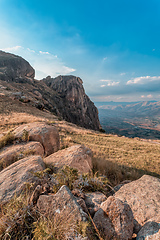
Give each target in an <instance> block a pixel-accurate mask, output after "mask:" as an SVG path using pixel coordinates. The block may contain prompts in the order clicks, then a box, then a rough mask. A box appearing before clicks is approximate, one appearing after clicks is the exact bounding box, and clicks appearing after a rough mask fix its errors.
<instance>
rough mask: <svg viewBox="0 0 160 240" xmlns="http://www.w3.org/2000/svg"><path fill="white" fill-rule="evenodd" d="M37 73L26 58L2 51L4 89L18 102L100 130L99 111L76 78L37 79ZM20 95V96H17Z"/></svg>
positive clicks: (0, 83) (0, 80)
mask: <svg viewBox="0 0 160 240" xmlns="http://www.w3.org/2000/svg"><path fill="white" fill-rule="evenodd" d="M34 74H35V72H34V69H33V68H32V67H31V66H30V64H29V63H28V62H27V61H25V60H24V59H23V58H21V57H19V56H16V55H13V54H10V53H5V52H2V51H0V88H2V89H8V90H9V91H10V93H9V92H6V94H7V96H8V94H10V95H11V97H12V98H13V97H14V98H15V99H19V100H20V101H22V102H24V103H26V104H29V105H31V106H34V107H36V108H38V109H40V110H43V109H47V110H49V111H50V112H52V113H54V114H56V115H58V116H59V117H61V118H63V119H65V120H66V121H69V122H72V123H75V124H77V125H79V126H81V127H85V128H88V129H93V130H100V129H101V126H100V122H99V118H98V110H97V108H96V107H95V105H94V103H93V102H92V101H91V100H90V99H89V97H88V96H87V95H86V94H85V91H84V88H83V82H82V80H81V79H80V78H79V77H75V76H58V77H56V78H51V77H47V78H45V79H42V80H40V81H38V80H36V79H34ZM17 93H18V95H17Z"/></svg>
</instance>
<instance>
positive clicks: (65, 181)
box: [53, 166, 78, 192]
mask: <svg viewBox="0 0 160 240" xmlns="http://www.w3.org/2000/svg"><path fill="white" fill-rule="evenodd" d="M53 176H54V178H55V179H56V180H57V182H58V185H55V189H54V191H55V192H57V191H58V190H59V188H60V187H61V186H62V185H66V186H68V187H69V189H70V190H72V189H73V184H74V181H75V180H76V179H78V170H77V169H74V168H71V167H68V166H64V167H63V168H62V169H60V170H59V171H58V173H56V174H53Z"/></svg>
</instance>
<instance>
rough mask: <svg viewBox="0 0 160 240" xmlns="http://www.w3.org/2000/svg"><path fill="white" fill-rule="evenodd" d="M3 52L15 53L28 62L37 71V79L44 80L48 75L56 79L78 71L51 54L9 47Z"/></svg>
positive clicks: (19, 47)
mask: <svg viewBox="0 0 160 240" xmlns="http://www.w3.org/2000/svg"><path fill="white" fill-rule="evenodd" d="M2 50H3V51H7V52H10V53H14V54H16V55H19V56H21V57H23V58H24V59H25V60H27V61H28V62H29V63H30V64H31V66H32V67H33V68H34V69H35V70H36V71H35V72H36V74H35V75H36V76H35V78H36V79H42V78H44V77H46V76H48V75H50V76H52V77H56V76H58V75H65V74H70V73H72V72H75V71H76V69H74V68H71V67H68V66H66V64H65V63H63V61H62V60H61V59H60V58H58V56H57V55H54V54H51V53H49V52H42V51H38V52H36V51H35V50H32V49H30V48H24V47H22V46H14V47H7V48H3V49H2Z"/></svg>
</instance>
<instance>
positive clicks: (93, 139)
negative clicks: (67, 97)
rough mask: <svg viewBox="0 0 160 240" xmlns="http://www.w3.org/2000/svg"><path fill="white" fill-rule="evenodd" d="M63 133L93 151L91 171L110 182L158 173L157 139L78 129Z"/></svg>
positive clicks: (158, 145)
mask: <svg viewBox="0 0 160 240" xmlns="http://www.w3.org/2000/svg"><path fill="white" fill-rule="evenodd" d="M66 134H67V136H68V137H71V138H72V142H73V143H78V144H84V145H86V146H88V147H89V148H90V149H91V150H92V151H93V157H94V160H93V164H94V169H95V171H97V170H98V171H100V172H101V173H102V174H105V175H107V177H108V179H109V180H110V181H111V182H112V183H114V184H116V183H118V182H120V181H123V180H125V179H131V180H133V179H137V178H138V177H140V176H141V175H143V174H151V175H153V176H157V177H160V142H149V141H143V140H140V139H130V138H124V137H118V136H114V135H107V134H99V133H96V132H93V131H90V132H86V133H84V134H83V131H82V130H81V132H77V133H76V132H67V133H66ZM70 142H71V140H70Z"/></svg>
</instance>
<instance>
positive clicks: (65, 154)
mask: <svg viewBox="0 0 160 240" xmlns="http://www.w3.org/2000/svg"><path fill="white" fill-rule="evenodd" d="M44 162H45V163H46V164H49V165H53V166H54V167H56V168H57V169H58V168H61V167H63V166H69V167H72V168H76V169H77V170H78V172H79V173H88V172H90V171H91V170H92V152H91V150H90V149H89V148H87V147H85V146H83V145H73V146H71V147H69V148H66V149H63V150H60V151H58V152H56V153H53V154H52V155H50V156H48V157H46V158H44Z"/></svg>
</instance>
